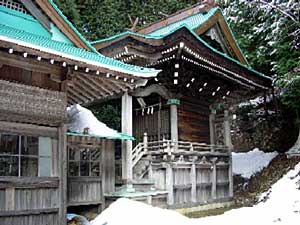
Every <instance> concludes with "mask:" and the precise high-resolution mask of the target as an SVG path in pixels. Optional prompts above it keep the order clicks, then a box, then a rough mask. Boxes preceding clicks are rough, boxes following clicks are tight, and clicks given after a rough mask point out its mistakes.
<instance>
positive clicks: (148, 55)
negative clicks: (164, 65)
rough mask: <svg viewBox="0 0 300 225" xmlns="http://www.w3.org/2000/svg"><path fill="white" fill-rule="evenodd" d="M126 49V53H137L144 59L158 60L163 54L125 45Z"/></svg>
mask: <svg viewBox="0 0 300 225" xmlns="http://www.w3.org/2000/svg"><path fill="white" fill-rule="evenodd" d="M127 49H128V54H132V55H137V56H139V57H141V58H144V59H154V60H158V59H160V58H162V57H163V55H162V54H161V53H160V52H154V53H148V52H145V51H142V50H140V49H137V48H134V47H127Z"/></svg>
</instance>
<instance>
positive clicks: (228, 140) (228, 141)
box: [224, 110, 233, 198]
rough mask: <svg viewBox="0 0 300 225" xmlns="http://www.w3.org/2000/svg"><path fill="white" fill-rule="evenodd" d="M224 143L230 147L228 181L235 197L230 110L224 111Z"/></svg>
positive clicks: (230, 191) (230, 194)
mask: <svg viewBox="0 0 300 225" xmlns="http://www.w3.org/2000/svg"><path fill="white" fill-rule="evenodd" d="M224 143H225V146H226V147H227V148H228V157H229V158H228V165H229V166H228V181H229V197H230V198H231V197H233V175H232V154H231V152H232V149H233V145H232V142H231V129H230V118H229V111H228V110H225V111H224Z"/></svg>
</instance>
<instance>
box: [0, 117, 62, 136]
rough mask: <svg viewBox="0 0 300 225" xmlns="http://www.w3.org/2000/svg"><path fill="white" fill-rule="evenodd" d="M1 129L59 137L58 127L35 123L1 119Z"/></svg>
mask: <svg viewBox="0 0 300 225" xmlns="http://www.w3.org/2000/svg"><path fill="white" fill-rule="evenodd" d="M0 131H2V132H11V133H15V134H26V135H37V134H39V135H40V136H45V137H53V138H57V132H58V130H57V128H52V127H44V126H38V125H33V124H23V123H14V122H5V121H0Z"/></svg>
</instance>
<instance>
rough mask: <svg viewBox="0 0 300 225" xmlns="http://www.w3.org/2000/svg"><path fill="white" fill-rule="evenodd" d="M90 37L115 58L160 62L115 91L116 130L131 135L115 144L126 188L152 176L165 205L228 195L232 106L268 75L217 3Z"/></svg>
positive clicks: (257, 90) (261, 86) (266, 82)
mask: <svg viewBox="0 0 300 225" xmlns="http://www.w3.org/2000/svg"><path fill="white" fill-rule="evenodd" d="M93 45H94V47H95V48H96V49H97V50H98V51H99V52H100V53H101V54H104V55H106V56H109V57H112V58H114V59H118V60H120V61H122V62H126V63H128V64H132V65H138V66H144V67H151V68H155V69H158V70H161V72H160V73H159V74H158V76H156V77H154V78H150V79H149V80H148V83H147V84H146V85H145V86H143V87H139V88H137V89H135V90H132V91H129V92H127V93H125V95H123V96H122V132H124V133H126V134H128V135H133V136H135V137H136V142H134V143H131V142H125V141H124V142H123V145H122V166H123V168H122V176H123V179H124V180H125V181H126V182H127V184H128V186H129V190H130V187H132V186H133V188H134V187H135V186H137V185H138V184H139V183H141V180H145V179H146V180H148V181H152V182H153V183H152V188H153V187H154V188H155V189H156V190H161V191H167V196H165V199H163V198H161V199H160V200H157V199H156V200H155V201H156V202H157V201H158V202H159V203H158V205H162V204H163V202H165V203H166V204H165V205H166V206H167V207H171V208H173V207H176V208H178V207H190V206H196V205H199V204H200V205H201V204H207V203H214V202H223V201H228V200H230V199H231V198H232V197H233V183H232V162H231V151H232V143H231V134H230V133H231V130H230V121H231V116H232V115H231V113H230V110H231V107H232V106H233V105H234V104H236V103H238V102H239V101H241V100H242V99H243V100H245V99H247V98H249V97H253V96H256V95H259V94H261V93H264V92H266V91H268V89H269V88H270V87H271V83H272V80H271V78H269V77H267V76H265V75H263V74H261V73H259V72H257V71H255V70H253V69H252V68H251V67H250V66H249V64H248V63H247V61H246V59H245V57H244V56H243V53H242V52H241V50H240V49H239V47H238V45H237V43H236V42H235V39H234V37H233V34H232V32H231V31H230V28H229V26H228V24H227V23H226V20H225V18H224V16H223V14H222V11H221V9H220V8H218V7H210V8H207V7H203V6H202V5H201V4H198V5H195V6H193V7H191V8H188V9H185V10H182V11H180V12H177V13H175V14H173V15H171V16H169V17H167V18H165V19H162V20H161V21H158V22H156V23H153V24H150V25H148V26H146V27H144V28H142V29H140V30H137V31H136V32H132V31H127V32H124V33H121V34H118V35H115V36H112V37H109V38H106V39H103V40H99V41H96V42H93ZM150 183H151V182H150ZM150 195H151V194H150ZM152 197H153V198H154V199H155V195H153V196H152ZM148 202H149V199H148ZM150 202H151V200H150ZM152 203H153V201H152ZM153 204H155V203H153Z"/></svg>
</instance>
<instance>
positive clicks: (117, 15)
mask: <svg viewBox="0 0 300 225" xmlns="http://www.w3.org/2000/svg"><path fill="white" fill-rule="evenodd" d="M55 2H56V3H57V4H58V6H59V8H60V9H61V10H62V11H63V13H64V14H65V15H66V16H67V17H68V19H70V21H71V22H72V23H73V24H74V25H75V26H76V28H77V29H79V30H80V31H81V32H82V33H83V34H84V36H85V37H86V38H87V39H88V40H90V41H95V40H99V39H102V38H106V37H109V36H112V35H114V34H118V33H120V32H123V31H126V30H128V29H130V28H131V27H132V24H131V22H130V19H129V17H130V18H131V20H133V21H135V19H136V18H138V24H137V28H140V27H142V26H144V25H146V24H148V23H151V22H155V21H157V20H159V19H161V18H164V17H165V16H166V15H169V14H172V13H174V12H176V11H178V10H181V9H184V8H186V7H189V6H191V5H193V4H196V3H198V2H199V0H180V1H177V0H55Z"/></svg>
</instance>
